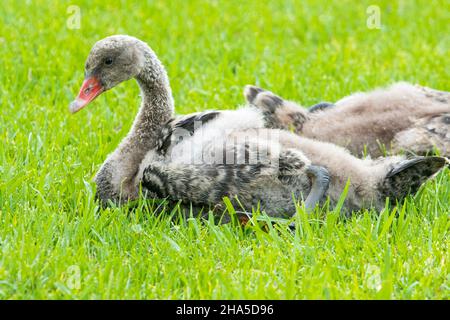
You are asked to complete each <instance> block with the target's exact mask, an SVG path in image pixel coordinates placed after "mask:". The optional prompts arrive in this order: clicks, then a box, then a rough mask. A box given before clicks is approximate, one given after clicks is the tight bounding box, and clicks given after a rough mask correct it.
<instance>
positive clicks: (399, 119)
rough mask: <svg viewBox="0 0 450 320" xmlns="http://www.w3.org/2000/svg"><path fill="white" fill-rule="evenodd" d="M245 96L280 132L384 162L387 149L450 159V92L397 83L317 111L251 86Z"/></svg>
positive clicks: (326, 104)
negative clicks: (438, 155) (294, 134)
mask: <svg viewBox="0 0 450 320" xmlns="http://www.w3.org/2000/svg"><path fill="white" fill-rule="evenodd" d="M244 95H245V97H246V100H247V101H248V102H249V103H251V104H253V105H255V106H256V107H258V108H260V109H261V110H262V111H263V112H265V115H266V117H267V118H268V119H269V120H268V121H270V122H272V123H275V124H276V126H277V127H278V128H283V129H288V130H293V131H294V132H296V133H297V134H300V135H301V136H304V137H308V138H312V139H317V140H321V141H327V142H331V143H334V144H337V145H340V146H343V147H345V148H347V149H348V150H350V152H351V153H352V154H354V155H356V156H362V155H363V153H364V152H367V153H368V154H369V155H370V156H372V157H378V156H381V155H383V153H384V150H385V149H387V151H388V153H391V154H398V153H400V152H402V151H407V152H410V153H413V154H416V155H426V154H432V153H433V151H434V150H435V149H439V150H440V154H441V155H444V156H447V157H450V92H445V91H437V90H433V89H430V88H426V87H421V86H414V85H411V84H408V83H397V84H394V85H392V86H390V87H388V88H386V89H377V90H374V91H371V92H368V93H356V94H353V95H351V96H349V97H346V98H343V99H341V100H339V101H338V102H336V103H335V104H328V103H325V104H323V105H319V107H313V109H312V112H308V111H307V110H305V109H304V108H301V107H300V106H298V105H297V104H296V103H294V102H291V101H287V100H284V99H282V98H281V97H279V96H277V95H275V94H273V93H271V92H269V91H266V90H264V89H261V88H257V87H253V86H247V88H246V90H245V92H244ZM447 120H448V121H447Z"/></svg>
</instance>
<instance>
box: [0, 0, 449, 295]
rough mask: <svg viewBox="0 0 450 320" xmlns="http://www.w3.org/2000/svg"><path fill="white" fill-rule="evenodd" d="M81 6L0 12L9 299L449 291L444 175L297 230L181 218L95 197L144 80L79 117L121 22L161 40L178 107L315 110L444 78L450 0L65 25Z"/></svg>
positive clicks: (168, 6)
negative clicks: (98, 51) (104, 41)
mask: <svg viewBox="0 0 450 320" xmlns="http://www.w3.org/2000/svg"><path fill="white" fill-rule="evenodd" d="M72 4H73V3H72V2H59V3H54V4H52V5H49V4H48V3H46V2H45V1H33V2H17V3H16V2H7V3H4V4H2V10H1V11H0V57H1V58H0V70H1V71H0V108H1V111H0V138H1V142H2V145H1V146H0V177H1V179H0V210H1V211H0V298H3V299H11V298H14V299H17V298H21V299H22V298H86V299H88V298H150V299H153V298H163V299H167V298H169V299H172V298H213V299H216V298H217V299H225V298H245V299H246V298H252V299H255V298H271V299H278V298H286V299H304V298H308V299H311V298H318V299H323V298H325V299H328V298H329V299H351V298H363V299H364V298H368V299H372V298H401V299H419V298H420V299H422V298H433V299H448V298H450V275H449V254H448V249H449V248H448V247H449V237H448V234H449V227H450V220H449V212H450V204H449V203H450V186H449V182H450V178H449V171H448V170H446V171H444V172H443V173H441V174H440V175H439V176H438V177H437V179H436V180H434V181H430V182H428V183H427V184H426V186H425V188H424V189H423V190H422V191H421V193H420V194H419V195H417V196H416V197H414V198H409V199H408V200H407V201H406V202H405V203H404V204H402V205H400V206H398V207H396V208H387V209H386V210H384V211H383V212H381V213H378V212H361V213H359V214H357V215H355V216H354V217H352V218H349V219H343V218H341V217H339V213H338V212H325V211H320V212H317V213H316V214H314V215H312V216H306V215H305V214H304V213H303V212H302V210H301V209H299V213H300V217H299V219H300V221H298V224H299V225H300V228H299V229H298V230H297V231H296V232H295V233H291V232H288V231H287V230H286V229H285V228H284V227H280V226H278V227H277V226H274V227H272V226H269V228H268V230H266V229H261V228H260V227H259V226H258V225H257V224H256V225H255V226H253V227H249V228H246V229H242V228H240V227H239V226H237V225H233V224H229V225H220V226H218V225H215V224H213V223H212V222H211V221H204V222H201V221H199V220H196V219H188V220H187V221H182V222H179V223H173V221H172V220H171V219H170V215H168V216H164V215H163V216H160V217H155V216H154V215H153V213H152V210H151V208H150V209H149V208H148V206H147V204H145V203H144V202H142V203H141V204H140V206H139V208H138V209H137V210H134V211H131V212H130V211H127V210H125V209H123V208H122V209H120V208H112V209H107V210H102V209H99V207H98V205H97V204H96V203H95V201H94V197H93V194H94V190H93V188H94V185H93V183H92V182H91V181H92V177H93V175H94V174H95V172H96V170H97V169H98V168H99V165H100V164H101V163H102V162H103V160H104V159H105V158H106V156H107V154H108V153H109V152H111V151H112V150H114V148H115V147H116V146H117V144H118V143H119V141H120V140H121V138H122V137H123V136H124V135H125V134H126V132H127V131H128V129H129V127H130V125H131V122H132V120H133V118H134V115H135V113H136V111H137V108H138V100H139V99H138V89H137V86H136V84H135V83H133V81H129V82H127V83H125V84H123V85H121V86H119V87H118V88H116V89H115V90H113V91H111V92H108V93H106V94H104V95H102V96H101V97H99V98H98V99H97V100H96V102H95V103H93V104H92V105H91V106H89V108H87V109H86V110H83V112H80V113H78V114H76V115H74V116H70V115H69V113H68V103H69V102H70V101H71V100H72V99H73V97H74V96H75V94H76V93H77V90H78V88H79V85H80V84H81V81H82V78H83V66H84V60H85V58H86V56H87V54H88V52H89V50H90V47H91V46H92V44H93V43H94V42H95V41H97V40H99V39H101V38H103V37H105V36H107V35H111V34H118V33H123V34H130V35H133V36H136V37H138V38H141V39H143V40H145V41H146V42H148V43H149V45H150V46H151V47H152V48H153V49H154V50H155V52H156V53H157V54H158V56H159V57H160V59H161V60H162V62H163V63H164V64H165V65H166V67H167V70H168V73H169V77H170V79H171V85H172V89H173V93H174V98H175V102H176V109H177V112H178V113H188V112H194V111H199V110H205V109H228V108H235V107H237V106H238V105H239V104H242V103H243V97H242V89H243V86H244V85H245V84H257V85H260V86H262V87H265V88H268V89H270V90H271V91H274V92H276V93H278V94H280V95H282V96H284V97H286V98H289V99H292V100H297V101H299V102H301V103H302V104H304V105H310V104H313V103H316V102H318V101H322V100H326V101H335V100H337V99H339V98H341V97H342V96H344V95H347V94H349V93H351V92H354V91H358V90H361V91H363V90H368V89H371V88H373V87H376V86H383V85H387V84H389V83H392V82H394V81H398V80H405V81H410V82H413V83H415V82H417V83H420V84H422V85H426V86H430V87H433V88H436V89H441V90H447V91H448V90H449V88H450V80H449V79H450V75H449V69H448V68H447V66H448V64H449V56H450V55H449V51H450V50H449V49H450V43H449V42H450V36H449V32H448V20H449V17H450V13H449V12H450V10H449V9H450V6H449V4H448V2H447V1H431V2H430V1H396V2H394V3H392V2H391V1H375V2H374V1H361V2H357V3H356V2H353V1H323V2H322V1H312V0H310V1H270V3H261V1H252V0H250V1H245V2H242V1H234V0H233V1H198V0H195V1H149V2H148V3H146V4H144V3H143V4H131V3H128V2H125V1H118V2H108V3H102V2H100V1H98V2H96V1H89V2H87V1H86V2H84V1H78V2H77V4H76V5H78V6H79V8H80V10H81V25H80V29H69V28H68V27H67V24H66V23H67V19H68V18H69V17H70V14H68V13H67V8H68V7H69V5H72ZM374 4H375V5H378V6H379V8H380V12H381V16H380V18H381V29H373V30H372V29H368V28H367V24H366V22H367V17H368V15H367V12H366V10H367V7H368V6H369V5H374ZM175 215H176V213H175Z"/></svg>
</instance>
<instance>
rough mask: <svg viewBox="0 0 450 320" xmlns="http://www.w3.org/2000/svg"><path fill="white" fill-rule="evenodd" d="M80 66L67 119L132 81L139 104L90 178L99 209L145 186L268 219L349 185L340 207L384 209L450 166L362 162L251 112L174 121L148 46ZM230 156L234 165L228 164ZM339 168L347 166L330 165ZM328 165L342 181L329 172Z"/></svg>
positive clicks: (133, 43) (99, 53)
mask: <svg viewBox="0 0 450 320" xmlns="http://www.w3.org/2000/svg"><path fill="white" fill-rule="evenodd" d="M85 69H86V70H85V71H86V77H85V81H84V82H83V85H82V87H81V90H80V93H79V95H78V97H77V99H76V100H75V101H74V102H73V103H72V104H71V106H70V110H71V111H72V112H76V111H78V110H80V109H81V108H83V107H84V106H86V105H87V104H88V103H90V102H91V101H92V100H94V99H95V98H96V97H97V96H98V95H100V94H101V93H102V92H104V91H106V90H109V89H111V88H113V87H114V86H116V85H118V84H119V83H121V82H123V81H126V80H128V79H131V78H135V79H136V81H137V82H138V84H139V86H140V89H141V94H142V97H143V98H142V103H141V108H140V109H139V112H138V115H137V117H136V119H135V121H134V123H133V126H132V128H131V130H130V132H129V133H128V135H127V136H126V137H125V139H124V140H123V141H122V142H121V143H120V145H119V146H118V148H117V149H116V150H115V151H114V152H113V153H112V154H110V155H109V156H108V158H107V159H106V161H105V162H104V163H103V165H102V167H101V168H100V170H99V172H98V173H97V175H96V177H95V182H96V184H97V197H98V198H99V199H100V201H101V202H102V203H107V202H108V201H113V202H116V203H120V202H121V201H122V200H123V201H127V200H130V199H136V198H137V197H138V196H139V187H140V186H142V189H143V191H144V192H146V193H147V196H149V197H167V198H169V199H171V200H181V201H183V202H184V203H193V204H194V205H196V206H203V205H205V206H207V205H213V206H216V205H217V206H219V207H220V204H221V203H222V199H223V197H225V196H228V197H230V198H232V199H234V197H235V196H237V197H238V199H239V204H241V205H243V206H244V209H245V210H251V208H252V207H254V206H257V205H259V206H260V208H261V209H262V210H266V212H267V213H268V214H269V215H273V216H291V215H293V214H294V213H295V204H294V201H293V200H292V199H293V197H295V198H297V199H302V198H304V195H307V197H306V200H305V206H306V207H307V208H312V207H314V206H315V205H316V204H317V203H322V202H323V201H325V199H326V196H329V197H330V199H331V202H332V203H333V202H336V201H337V199H338V198H339V196H340V193H341V192H342V190H343V189H344V185H345V183H346V181H347V179H350V180H351V185H350V191H349V195H348V197H347V199H346V202H345V206H346V208H348V209H351V210H352V209H360V208H362V207H366V206H372V205H373V206H375V207H376V208H381V207H382V206H383V205H384V203H385V199H386V197H390V198H391V199H392V200H401V199H402V198H403V197H405V196H406V195H407V194H408V192H415V191H417V189H418V188H419V187H420V185H421V184H422V183H423V182H424V181H425V180H427V179H428V178H430V177H432V176H433V175H434V174H435V173H436V172H438V171H439V170H440V169H441V168H442V167H443V166H444V164H445V161H446V160H445V159H444V158H439V157H428V158H423V157H416V158H413V159H408V160H406V159H405V158H403V157H389V158H383V159H379V160H376V161H373V160H360V159H357V158H354V157H353V156H351V155H350V154H349V153H348V152H346V151H345V150H344V149H342V148H339V147H337V146H334V145H330V144H326V143H322V142H318V141H314V140H308V139H299V137H298V136H297V135H295V134H293V133H290V132H288V131H285V130H277V129H268V128H267V127H270V124H271V122H270V121H267V120H266V118H265V116H264V114H263V112H261V110H259V109H258V108H255V107H251V106H250V107H247V108H242V109H239V110H235V111H220V112H218V111H210V112H204V113H197V114H193V115H189V116H184V117H180V118H174V116H173V109H174V108H173V99H172V94H171V89H170V86H169V80H168V77H167V74H166V71H165V69H164V67H163V66H162V64H161V62H160V61H159V60H158V58H157V57H156V55H155V54H154V52H153V51H152V50H151V49H150V48H149V47H148V45H147V44H145V43H144V42H142V41H140V40H138V39H136V38H133V37H130V36H111V37H108V38H105V39H103V40H101V41H99V42H97V43H96V44H95V45H94V46H93V48H92V49H91V52H90V54H89V56H88V58H87V61H86V67H85ZM199 122H201V125H200V128H197V127H196V126H197V124H198V123H199ZM178 131H180V132H181V134H179V132H178ZM180 137H181V139H180ZM305 151H306V152H307V153H309V154H317V157H316V158H323V163H324V166H325V167H327V169H325V168H324V166H317V165H315V164H312V163H311V160H310V159H309V158H308V157H307V156H305V154H304V152H305ZM229 155H231V156H230V159H233V160H231V161H228V160H229V159H228V156H229ZM212 158H213V159H214V161H210V160H211V159H212ZM205 159H208V160H207V161H205ZM339 161H343V162H346V163H352V164H353V166H351V167H349V166H347V167H345V166H342V167H335V165H336V163H337V162H339ZM328 166H329V167H328ZM330 168H331V169H332V170H337V171H339V172H338V174H331V175H330V174H329V173H328V171H330ZM342 169H346V170H347V171H342ZM330 178H331V180H330ZM329 186H330V188H328V187H329Z"/></svg>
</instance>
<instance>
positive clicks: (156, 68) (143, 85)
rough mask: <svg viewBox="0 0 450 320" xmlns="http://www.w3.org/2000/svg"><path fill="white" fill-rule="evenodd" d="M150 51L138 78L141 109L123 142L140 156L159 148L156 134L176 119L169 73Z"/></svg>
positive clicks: (146, 53)
mask: <svg viewBox="0 0 450 320" xmlns="http://www.w3.org/2000/svg"><path fill="white" fill-rule="evenodd" d="M148 50H149V51H146V52H145V62H144V67H143V69H142V71H141V72H140V73H139V74H138V75H137V76H136V80H137V82H138V84H139V87H140V89H141V96H142V103H141V107H140V109H139V112H138V114H137V116H136V118H135V120H134V122H133V126H132V128H131V130H130V132H129V133H128V135H127V137H126V138H125V140H124V141H123V142H122V143H121V147H125V148H126V149H127V152H128V150H129V148H130V147H131V148H133V149H134V151H133V154H136V155H137V154H145V153H147V152H148V151H149V149H151V148H153V147H154V146H155V143H156V141H157V139H158V137H157V136H156V134H155V132H156V131H157V130H158V129H159V128H160V127H161V125H162V124H164V123H166V122H167V121H168V120H169V119H170V118H171V117H172V116H173V111H174V103H173V98H172V90H171V89H170V84H169V79H168V77H167V73H166V71H165V69H164V67H163V66H162V64H161V63H160V61H159V60H158V58H157V57H156V56H155V54H154V53H153V52H152V51H150V49H148ZM141 160H142V159H140V161H141Z"/></svg>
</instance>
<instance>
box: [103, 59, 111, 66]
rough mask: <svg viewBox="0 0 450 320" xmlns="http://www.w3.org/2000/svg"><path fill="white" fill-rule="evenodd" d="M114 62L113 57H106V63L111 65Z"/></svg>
mask: <svg viewBox="0 0 450 320" xmlns="http://www.w3.org/2000/svg"><path fill="white" fill-rule="evenodd" d="M112 63H113V59H112V58H106V59H105V64H106V65H108V66H109V65H111V64H112Z"/></svg>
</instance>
